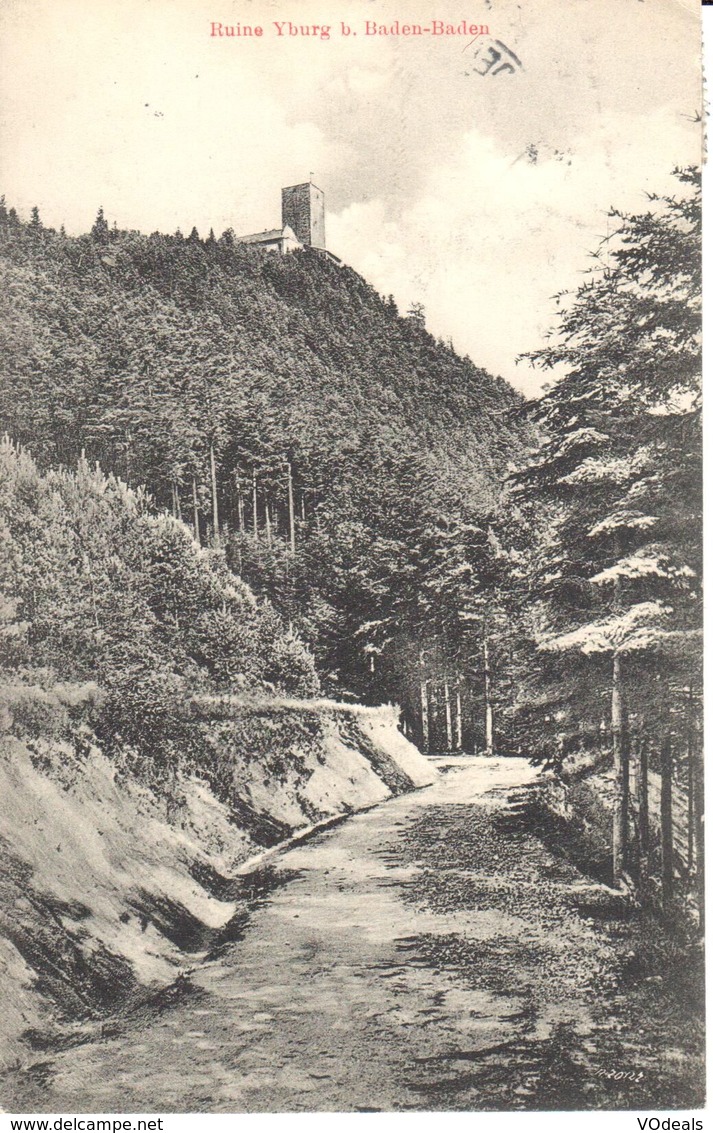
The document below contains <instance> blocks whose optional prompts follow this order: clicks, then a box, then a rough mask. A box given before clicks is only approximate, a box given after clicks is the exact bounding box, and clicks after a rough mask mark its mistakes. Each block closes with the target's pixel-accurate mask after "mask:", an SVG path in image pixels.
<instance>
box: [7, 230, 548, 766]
mask: <svg viewBox="0 0 713 1133" xmlns="http://www.w3.org/2000/svg"><path fill="white" fill-rule="evenodd" d="M0 236H1V238H2V273H3V296H4V298H3V318H2V330H0V334H2V335H3V342H2V355H3V375H2V390H1V392H0V422H1V424H2V427H3V428H4V429H5V430H6V431H7V432H8V434H9V435H10V436H11V437H12V438H13V440H14V441H15V442H16V443H20V444H24V445H27V446H28V447H29V448H30V450H31V452H32V455H33V457H34V458H35V459H36V460H37V461H38V463H39V464H40V466H41V467H43V468H46V467H55V466H60V465H61V466H65V467H68V468H73V467H75V466H76V463H77V461H78V460H79V459H80V458H84V459H86V461H88V462H89V463H90V464H93V463H94V462H97V461H98V462H99V464H100V465H101V467H102V469H103V470H106V471H110V472H112V473H113V474H114V475H116V476H119V477H121V478H122V480H123V481H124V482H126V483H127V484H129V485H131V486H133V487H136V488H139V487H144V488H145V489H146V491H147V492H149V493H150V495H151V498H152V500H153V501H154V504H155V507H156V508H157V509H159V510H160V509H164V510H167V511H169V512H171V513H172V514H173V515H174V516H175V517H176V518H179V519H183V520H184V521H185V522H186V524H187V525H188V526H189V527H190V528H191V530H192V531H193V532H194V534H195V536H196V538H197V539H198V541H199V542H201V543H202V544H203V545H205V546H210V547H211V548H213V549H214V550H216V552H217V551H218V549H219V548H220V549H222V553H223V554H224V555H225V558H226V561H227V563H228V565H229V566H230V567H231V568H232V569H233V570H234V571H235V572H236V574H238V575H239V576H240V577H241V578H243V579H245V580H246V581H247V582H248V583H249V584H250V586H251V587H252V588H253V589H254V590H255V592H256V593H257V594H258V595H259V596H261V597H265V598H268V599H269V600H270V601H271V602H272V603H273V604H274V606H275V607H276V609H277V610H279V611H280V613H281V614H282V616H283V619H284V621H285V623H286V624H289V625H292V627H293V628H294V630H295V632H296V633H297V634H299V636H300V638H301V639H302V640H304V641H305V643H306V644H307V645H308V646H309V648H310V649H311V650H312V652H313V653H314V656H315V658H316V662H317V666H318V669H319V672H320V674H321V677H322V681H323V684H324V687H325V688H326V689H327V690H330V691H333V692H335V693H337V694H339V695H341V696H345V695H347V696H353V697H358V698H360V699H365V700H367V701H372V702H376V703H383V702H384V701H385V700H387V699H389V698H391V699H398V700H400V701H401V702H402V703H404V705H405V708H406V715H407V719H408V720H409V723H410V725H411V729H412V730H416V729H417V728H418V727H420V721H421V712H420V702H419V688H420V685H421V684H425V682H426V680H432V679H434V678H435V677H436V675H438V676H439V677H440V676H441V675H442V672H443V668H444V666H445V664H446V658H447V657H449V656H453V655H454V653H455V652H457V651H458V650H459V651H460V652H461V653H463V648H462V647H461V641H460V639H461V638H462V637H463V633H462V624H461V617H462V611H461V606H463V605H464V604H468V602H470V601H471V600H470V597H469V591H470V590H471V589H473V587H474V586H477V585H478V573H479V572H480V573H482V566H481V559H482V555H483V548H484V547H487V545H488V542H487V541H488V536H487V527H488V522H489V516H490V515H491V514H492V512H493V510H494V508H495V507H496V505H497V499H498V496H499V493H500V485H501V484H502V481H503V478H504V476H505V474H506V471H507V463H508V460H509V458H510V457H511V454H512V450H513V447H514V446H515V445H516V444H517V443H518V441H517V440H516V438H519V437H522V436H524V435H526V434H527V432H528V426H526V425H525V424H523V423H515V422H513V421H511V420H510V419H509V416H508V414H509V411H510V410H511V409H512V408H513V407H515V406H517V405H518V404H519V398H518V397H517V396H516V394H515V393H514V391H513V390H512V389H511V388H510V387H509V386H507V385H506V383H504V382H503V381H501V380H498V379H495V378H492V377H490V376H489V375H488V374H487V373H485V372H484V371H483V370H480V369H478V368H477V367H475V366H474V365H473V364H472V363H471V362H469V361H468V360H464V359H462V358H459V357H458V356H457V355H456V354H455V353H454V352H453V350H452V349H450V348H449V347H448V346H446V345H445V344H443V343H439V342H436V341H434V339H433V338H432V336H431V335H430V334H428V333H427V331H426V330H425V328H424V325H423V318H422V316H421V315H420V314H419V312H418V311H416V312H415V313H414V314H413V315H411V316H410V317H406V318H401V317H399V315H398V313H397V310H396V307H395V304H394V303H393V301H392V300H388V299H387V300H383V299H382V298H380V297H379V296H378V295H377V294H376V293H375V292H374V290H373V289H372V288H371V287H370V286H369V285H368V284H367V283H366V282H365V281H364V280H363V279H361V278H360V277H359V276H358V275H357V274H356V273H355V272H353V271H352V270H351V269H350V268H348V267H343V268H340V267H338V266H336V265H335V264H333V263H332V262H329V261H328V260H326V259H324V258H321V257H319V256H318V255H317V254H315V253H312V252H310V251H309V250H305V251H304V252H302V253H299V254H294V255H290V256H284V257H279V256H277V255H273V254H270V253H265V252H263V253H260V252H258V251H256V250H254V249H252V248H249V247H244V246H241V245H240V244H238V243H236V242H235V241H234V239H233V236H232V233H230V232H226V233H224V234H223V235H222V236H221V237H220V239H219V240H215V239H213V237H212V236H211V237H210V238H209V239H208V240H205V241H202V240H199V239H198V237H197V235H196V234H195V232H194V233H193V234H191V236H189V237H188V238H187V239H184V238H183V237H182V236H181V235H180V234H176V235H174V236H162V235H159V234H158V233H155V234H154V235H152V236H149V237H146V236H141V235H140V234H138V233H135V232H117V231H111V230H110V229H109V227H108V225H107V223H106V221H105V219H104V217H103V215H102V214H101V212H100V214H99V216H98V217H97V219H96V222H95V224H94V226H93V228H92V231H91V233H90V234H88V235H87V236H81V237H78V238H70V237H67V236H65V235H64V234H63V233H56V232H53V231H50V230H47V229H45V228H44V227H43V226H42V224H41V222H40V218H39V216H38V215H37V213H34V214H33V217H32V218H31V220H30V221H29V223H26V224H25V223H21V222H20V221H19V220H18V218H17V217H16V215H15V214H14V212H13V211H12V210H10V211H7V210H6V209H4V208H3V210H2V211H1V212H0ZM437 595H440V596H441V597H442V598H445V596H446V595H448V596H449V597H450V603H449V604H450V608H449V609H446V606H445V601H444V602H442V603H441V608H440V610H439V611H436V610H435V609H434V598H435V597H436V596H437ZM471 636H472V634H471ZM456 639H458V640H456ZM471 644H472V643H471ZM469 649H470V652H471V653H477V652H478V650H477V648H476V649H472V648H470V646H469ZM419 659H420V660H419ZM459 666H460V659H457V663H454V665H453V668H454V670H455V669H457V668H458V667H459ZM460 667H462V666H460ZM476 668H477V666H476ZM455 679H458V678H457V677H456V678H455ZM476 683H477V682H476ZM481 683H482V682H481ZM481 699H482V698H481ZM480 715H481V713H480V712H479V711H478V712H477V713H476V712H475V711H474V710H473V711H471V718H470V719H471V725H470V730H471V733H474V731H477V729H478V726H479V725H478V724H477V723H476V724H475V725H474V723H473V721H475V720H476V718H477V720H479V718H480ZM480 731H481V732H482V727H481V728H480ZM479 738H480V739H481V742H482V736H480V737H479ZM477 739H478V736H476V735H475V734H473V735H471V736H469V742H470V743H471V744H472V743H473V742H476V741H477ZM437 742H438V743H440V744H441V746H443V745H444V743H445V740H444V738H439V740H438V741H437Z"/></svg>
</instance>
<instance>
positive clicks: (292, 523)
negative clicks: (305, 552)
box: [287, 460, 295, 555]
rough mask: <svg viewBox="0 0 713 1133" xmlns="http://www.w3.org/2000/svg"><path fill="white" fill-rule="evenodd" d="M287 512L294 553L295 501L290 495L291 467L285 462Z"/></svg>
mask: <svg viewBox="0 0 713 1133" xmlns="http://www.w3.org/2000/svg"><path fill="white" fill-rule="evenodd" d="M287 510H288V513H289V519H290V550H291V552H292V554H293V555H294V553H295V499H294V496H293V493H292V465H291V464H290V462H289V460H288V461H287Z"/></svg>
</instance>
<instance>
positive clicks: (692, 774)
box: [686, 688, 696, 878]
mask: <svg viewBox="0 0 713 1133" xmlns="http://www.w3.org/2000/svg"><path fill="white" fill-rule="evenodd" d="M693 752H694V747H693V719H692V690H691V689H690V688H689V690H688V719H687V721H686V771H687V778H688V783H687V786H688V814H687V820H688V830H687V834H688V845H687V851H688V852H687V855H686V866H687V868H688V876H689V878H690V877H693V871H694V869H695V865H694V861H695V852H696V836H695V826H696V801H695V796H696V770H695V757H694V753H693Z"/></svg>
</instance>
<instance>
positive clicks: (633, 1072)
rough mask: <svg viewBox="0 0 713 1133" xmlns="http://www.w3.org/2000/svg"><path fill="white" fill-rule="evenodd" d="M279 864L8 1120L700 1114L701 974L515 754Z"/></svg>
mask: <svg viewBox="0 0 713 1133" xmlns="http://www.w3.org/2000/svg"><path fill="white" fill-rule="evenodd" d="M441 771H442V774H441V775H440V776H439V779H438V781H437V782H436V783H435V784H434V785H432V786H430V787H426V788H424V789H423V790H421V791H418V792H415V793H413V794H410V795H405V796H402V797H400V798H396V799H393V800H391V801H389V802H387V803H384V804H382V805H380V806H378V807H376V808H374V809H373V810H371V811H369V812H366V813H363V814H359V815H356V816H354V817H352V818H350V819H349V820H348V821H346V822H344V823H343V824H341V825H340V826H338V827H336V828H334V829H332V830H329V831H327V832H325V833H323V834H321V835H319V836H317V837H314V838H313V839H311V840H309V841H307V842H305V843H302V844H300V845H297V846H295V847H293V848H292V849H290V850H288V851H286V852H284V853H281V854H279V855H278V856H276V857H275V858H273V859H272V860H271V861H270V862H269V863H266V864H265V865H264V866H263V867H262V868H261V869H260V870H259V871H258V872H257V873H255V874H253V875H251V876H250V878H249V879H246V880H244V881H243V882H242V883H241V884H240V887H239V888H236V891H235V893H234V896H236V897H242V898H243V904H244V907H245V908H246V910H247V911H246V912H243V913H241V914H239V915H238V916H237V917H236V918H235V920H234V922H233V923H232V925H231V927H230V931H229V932H228V933H227V934H226V935H225V936H224V939H223V940H222V942H220V943H218V944H217V946H216V947H215V948H214V950H213V952H212V953H211V955H210V957H209V958H208V960H207V961H206V962H205V963H203V964H201V965H200V966H199V967H197V968H196V970H195V971H194V972H193V974H192V975H191V976H190V977H187V978H184V979H182V980H181V981H179V983H178V984H177V985H176V986H175V987H174V988H172V989H170V991H169V992H167V993H164V994H162V995H160V996H158V997H156V998H155V999H154V1000H153V1001H152V1002H150V1003H148V1004H145V1005H144V1006H143V1007H141V1008H140V1009H137V1010H134V1011H133V1012H132V1013H131V1014H129V1015H127V1016H125V1017H123V1018H121V1019H118V1020H114V1021H112V1023H110V1024H109V1025H107V1026H106V1027H105V1029H104V1034H103V1036H101V1037H97V1036H95V1037H94V1038H93V1039H92V1040H91V1041H89V1042H87V1043H85V1044H84V1045H81V1046H77V1047H74V1048H72V1049H69V1050H64V1051H57V1052H55V1053H54V1054H52V1055H49V1056H44V1060H43V1062H42V1063H38V1064H37V1065H35V1066H34V1067H31V1068H28V1069H25V1070H24V1071H22V1072H17V1073H16V1074H15V1075H14V1076H13V1077H12V1079H11V1080H9V1081H7V1082H6V1083H5V1087H4V1090H3V1104H4V1106H5V1108H6V1109H8V1110H10V1111H15V1112H18V1111H24V1112H28V1111H35V1112H36V1111H41V1112H53V1111H59V1112H72V1111H85V1112H88V1111H91V1112H101V1111H103V1112H113V1111H116V1112H196V1111H209V1112H210V1111H213V1112H236V1111H241V1110H242V1111H304V1110H307V1111H309V1110H336V1111H339V1110H342V1111H343V1110H352V1111H353V1110H414V1109H423V1110H439V1109H450V1110H468V1109H471V1110H477V1109H501V1110H503V1109H504V1110H507V1109H523V1110H527V1109H562V1108H575V1109H579V1108H604V1109H609V1108H632V1109H646V1108H659V1107H666V1108H674V1107H688V1106H695V1105H700V1104H702V1100H703V1099H702V1092H703V1086H702V1081H703V1069H702V1062H701V1056H700V1054H701V1052H700V1048H701V1045H702V1040H701V1032H702V1023H700V1022H699V1021H698V1019H697V1010H698V1006H699V1004H698V1001H697V997H698V995H699V990H698V984H697V976H696V966H695V965H692V964H691V963H690V958H689V960H688V961H686V960H685V959H684V953H683V951H682V949H681V948H680V946H678V945H676V944H674V943H673V942H672V941H667V940H665V939H664V938H663V937H662V936H661V934H660V932H659V931H658V930H657V929H656V928H655V926H654V925H653V924H652V923H651V921H647V919H646V917H645V916H644V915H643V914H642V913H641V912H639V911H637V910H635V909H630V908H628V907H627V905H626V903H625V902H624V901H623V900H622V899H621V898H619V897H618V896H617V895H616V894H613V893H612V892H611V891H610V890H607V889H605V888H603V887H602V886H600V885H598V884H597V883H596V882H594V881H593V880H592V879H591V878H588V877H586V876H584V875H583V874H582V873H581V872H580V871H579V870H578V869H577V868H576V867H575V866H574V865H573V864H572V863H571V862H570V861H569V860H567V859H566V858H565V857H564V856H563V855H562V853H561V851H559V850H558V849H557V841H556V834H557V832H556V831H555V830H553V829H552V828H549V827H548V824H547V823H546V822H544V821H543V820H542V817H541V816H539V818H538V811H537V806H536V797H537V781H536V773H535V772H534V771H533V769H532V768H530V767H529V766H528V764H527V763H526V761H524V760H514V759H511V760H485V759H471V760H461V761H454V762H450V763H449V762H447V761H441Z"/></svg>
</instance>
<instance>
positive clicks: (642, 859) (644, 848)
mask: <svg viewBox="0 0 713 1133" xmlns="http://www.w3.org/2000/svg"><path fill="white" fill-rule="evenodd" d="M638 793H639V881H640V883H641V888H642V890H643V891H644V894H645V893H646V889H647V887H648V882H649V853H650V842H649V748H648V741H647V740H645V739H642V740H641V743H640V745H639V782H638Z"/></svg>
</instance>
